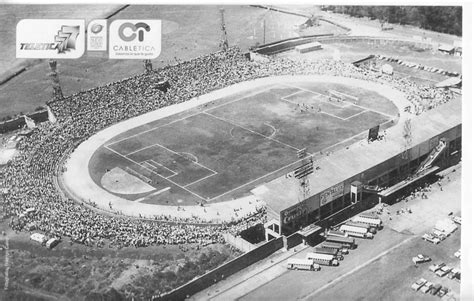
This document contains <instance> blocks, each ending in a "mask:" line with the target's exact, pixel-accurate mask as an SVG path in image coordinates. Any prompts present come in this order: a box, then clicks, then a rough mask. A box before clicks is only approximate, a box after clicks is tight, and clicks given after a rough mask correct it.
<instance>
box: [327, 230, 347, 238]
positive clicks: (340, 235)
mask: <svg viewBox="0 0 474 301" xmlns="http://www.w3.org/2000/svg"><path fill="white" fill-rule="evenodd" d="M329 235H331V236H339V237H347V236H348V235H347V233H344V232H342V231H336V230H328V231H327V232H326V236H329Z"/></svg>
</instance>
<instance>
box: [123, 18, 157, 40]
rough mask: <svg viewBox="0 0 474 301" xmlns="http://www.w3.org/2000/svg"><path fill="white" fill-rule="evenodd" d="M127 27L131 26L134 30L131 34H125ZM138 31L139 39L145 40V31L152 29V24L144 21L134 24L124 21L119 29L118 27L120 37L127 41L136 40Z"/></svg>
mask: <svg viewBox="0 0 474 301" xmlns="http://www.w3.org/2000/svg"><path fill="white" fill-rule="evenodd" d="M127 28H130V29H131V30H132V32H133V33H132V34H130V35H126V34H125V29H127ZM137 31H138V41H139V42H143V40H144V32H145V31H147V32H149V31H150V25H148V24H146V23H143V22H139V23H137V24H133V23H129V22H127V23H123V24H122V25H120V27H119V29H118V34H119V37H120V38H121V39H122V40H123V41H125V42H131V41H133V40H135V38H136V37H137V34H136V33H135V32H137Z"/></svg>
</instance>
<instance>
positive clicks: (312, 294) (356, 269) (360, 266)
mask: <svg viewBox="0 0 474 301" xmlns="http://www.w3.org/2000/svg"><path fill="white" fill-rule="evenodd" d="M414 238H416V236H412V237H409V238H407V239H405V240H404V241H402V242H400V243H398V244H396V245H395V246H393V247H391V248H389V249H387V250H385V251H383V252H382V253H380V254H379V255H377V256H375V257H374V258H372V259H370V260H369V261H367V262H365V263H363V264H361V265H359V266H357V267H355V268H353V269H352V270H350V271H349V272H347V273H345V274H344V275H341V276H339V277H337V278H336V279H334V280H332V281H331V282H329V283H327V284H325V285H323V286H321V287H319V288H318V289H317V290H315V291H313V292H311V293H310V294H309V295H306V296H304V297H303V298H302V299H303V300H309V299H310V298H311V297H313V296H314V295H316V294H317V293H319V292H321V291H323V290H325V289H326V288H328V287H329V286H331V285H334V284H335V283H337V282H339V281H341V280H342V279H343V278H345V277H347V276H349V275H351V274H353V273H355V272H357V271H358V270H360V269H362V268H364V267H366V266H367V265H369V264H371V263H372V262H374V261H376V260H378V259H379V258H380V257H382V256H385V255H386V254H388V253H389V252H391V251H393V250H395V249H396V248H398V247H400V246H401V245H403V244H406V243H407V242H409V241H410V240H412V239H414Z"/></svg>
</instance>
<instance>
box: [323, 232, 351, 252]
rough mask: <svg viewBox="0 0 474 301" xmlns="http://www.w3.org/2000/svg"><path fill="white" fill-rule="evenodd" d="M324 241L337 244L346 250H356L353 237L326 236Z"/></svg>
mask: <svg viewBox="0 0 474 301" xmlns="http://www.w3.org/2000/svg"><path fill="white" fill-rule="evenodd" d="M326 241H327V242H332V243H339V244H341V245H342V246H343V247H345V248H348V249H355V248H356V243H355V239H354V238H353V237H339V236H332V235H328V236H327V237H326Z"/></svg>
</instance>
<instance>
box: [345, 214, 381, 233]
mask: <svg viewBox="0 0 474 301" xmlns="http://www.w3.org/2000/svg"><path fill="white" fill-rule="evenodd" d="M352 221H353V222H356V223H364V224H368V225H371V226H373V227H375V228H377V230H381V229H382V228H383V224H382V220H381V219H380V218H378V217H376V216H371V215H362V214H360V215H356V216H354V217H353V218H352Z"/></svg>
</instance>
